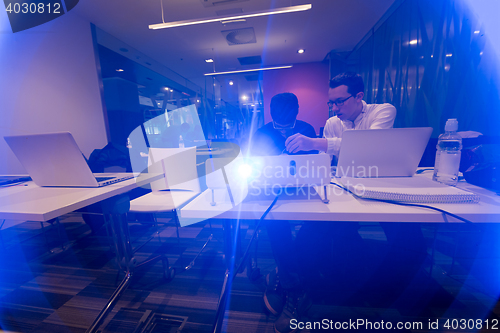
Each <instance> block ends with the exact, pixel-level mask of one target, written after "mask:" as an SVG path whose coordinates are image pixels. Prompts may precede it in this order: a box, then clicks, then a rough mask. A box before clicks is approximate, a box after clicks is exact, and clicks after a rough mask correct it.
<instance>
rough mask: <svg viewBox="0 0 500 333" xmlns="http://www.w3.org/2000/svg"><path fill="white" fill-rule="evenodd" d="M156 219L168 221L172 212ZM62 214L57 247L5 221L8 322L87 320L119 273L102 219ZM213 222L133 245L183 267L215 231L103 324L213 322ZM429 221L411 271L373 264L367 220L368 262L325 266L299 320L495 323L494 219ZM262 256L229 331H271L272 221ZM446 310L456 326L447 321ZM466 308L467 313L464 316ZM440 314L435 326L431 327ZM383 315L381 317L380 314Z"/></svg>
mask: <svg viewBox="0 0 500 333" xmlns="http://www.w3.org/2000/svg"><path fill="white" fill-rule="evenodd" d="M160 221H161V222H168V218H163V219H161V218H160ZM61 222H62V225H63V226H64V230H65V232H64V233H63V235H64V237H66V239H65V244H66V249H65V250H61V248H60V247H59V240H58V239H57V238H58V236H57V235H58V233H57V230H55V228H52V229H50V228H49V229H47V228H46V230H45V232H46V236H47V242H48V246H49V247H50V248H52V249H53V253H49V252H48V251H47V246H46V241H45V238H44V235H42V234H40V232H41V229H40V224H39V223H36V222H25V223H22V224H18V225H16V226H13V227H11V228H8V229H5V230H2V231H1V232H2V239H3V243H2V246H3V247H2V249H1V252H0V260H1V262H0V276H1V278H0V306H1V309H0V328H1V329H3V330H5V331H17V332H85V330H86V329H87V328H88V327H89V326H90V324H91V323H92V321H93V320H94V318H95V317H96V316H97V314H98V313H99V311H100V309H101V308H102V307H103V306H104V304H105V303H106V301H107V299H108V298H109V297H110V296H111V294H112V292H113V291H114V288H115V286H116V284H117V283H118V282H119V281H120V279H121V278H122V276H123V275H122V274H120V275H117V269H116V267H117V266H116V263H115V262H114V255H113V252H112V250H111V249H110V247H109V242H108V239H107V237H106V232H105V230H104V229H101V231H100V232H98V233H97V234H95V235H93V234H91V233H90V229H89V228H88V226H87V225H86V224H85V223H84V222H83V220H82V218H81V215H79V214H77V213H72V214H68V215H65V216H64V217H63V218H62V220H61ZM212 227H213V229H211V228H210V227H209V225H208V223H207V224H196V225H193V226H190V227H186V228H182V229H180V240H178V239H177V238H176V237H175V236H176V231H175V227H174V226H172V225H168V224H167V225H166V226H162V227H161V233H160V236H161V241H159V240H158V238H155V239H154V240H153V241H151V242H150V243H149V244H148V245H146V246H145V247H143V248H142V249H141V250H140V251H139V252H138V253H137V254H136V255H137V257H138V259H139V260H142V259H146V258H148V257H150V256H152V255H154V254H157V253H160V252H162V251H164V252H165V253H167V256H168V257H169V260H170V264H171V265H172V266H174V267H175V268H176V269H177V270H180V268H181V267H185V266H186V265H188V264H189V263H190V261H191V260H192V259H193V258H194V256H195V255H196V254H197V253H198V250H199V249H200V248H201V246H202V245H203V244H204V242H205V240H206V239H207V237H208V236H209V235H210V233H211V232H213V233H214V236H215V237H214V240H212V242H211V243H209V245H208V247H207V249H206V250H205V252H204V253H203V254H202V255H201V256H200V257H199V258H198V260H197V262H196V265H195V266H194V268H192V269H190V270H188V271H185V272H182V273H180V274H178V275H177V276H176V277H175V278H174V279H173V280H172V281H170V282H165V281H164V280H163V279H162V269H163V268H162V265H161V263H160V262H158V263H155V264H154V265H152V266H151V267H149V268H148V269H146V270H141V271H139V272H138V273H137V274H136V275H135V276H134V280H133V283H132V285H131V287H130V288H129V289H128V290H127V291H126V292H125V293H124V295H123V296H122V297H121V298H120V300H119V301H118V304H117V305H116V306H115V308H114V310H113V312H112V313H111V314H110V315H109V316H108V317H107V319H106V321H105V322H104V324H103V325H102V326H101V330H102V331H103V332H122V333H125V332H134V330H136V329H137V327H142V328H144V329H145V331H149V332H160V331H161V332H176V331H177V332H210V331H211V330H212V324H213V322H214V316H215V309H216V306H217V302H218V297H219V293H220V290H221V288H222V282H223V274H224V271H225V264H224V257H223V252H222V251H223V241H222V239H223V238H222V228H221V225H220V224H218V223H217V222H215V221H214V222H212ZM298 228H299V226H297V227H296V229H298ZM130 229H131V234H132V238H133V239H134V240H135V241H134V244H139V243H141V241H142V240H145V239H147V238H148V237H149V236H150V235H152V234H154V232H155V229H154V228H153V227H151V225H149V224H140V223H135V224H131V225H130ZM423 231H424V234H425V236H426V240H427V242H428V244H429V250H428V253H429V258H428V259H427V260H426V261H425V263H424V264H423V265H422V266H421V267H419V268H418V269H415V270H414V271H412V273H411V274H410V275H407V276H406V277H404V278H401V277H397V278H394V276H396V275H395V274H396V273H397V272H398V270H397V269H396V270H394V271H392V272H391V271H388V272H387V274H383V276H381V275H379V276H373V275H370V272H372V271H373V270H372V267H370V265H371V266H373V267H376V266H377V265H378V263H379V262H380V261H381V260H382V259H381V258H383V253H384V246H385V237H384V235H383V232H382V229H381V228H380V227H379V226H378V225H377V224H363V225H362V227H361V229H360V233H361V235H362V237H363V238H364V239H365V241H366V242H367V244H368V246H369V247H370V248H371V249H372V250H373V251H370V253H372V254H373V253H374V254H373V255H372V256H370V257H369V258H368V259H367V262H366V263H365V264H366V265H365V266H366V267H365V268H366V269H365V270H364V272H365V273H364V274H366V275H365V276H361V277H356V278H353V279H349V278H346V279H337V281H336V283H331V282H332V280H331V279H329V278H327V277H326V278H324V279H322V280H319V281H318V282H317V283H316V284H315V285H314V286H312V288H311V289H310V295H311V297H312V299H313V302H314V304H313V306H312V308H311V309H310V310H309V311H308V313H307V316H306V317H305V318H303V319H302V321H304V324H306V325H307V323H306V322H310V325H314V323H317V324H316V328H317V329H314V328H311V329H305V330H303V332H315V331H320V328H325V327H329V328H330V327H331V328H335V325H342V323H349V322H351V323H352V322H356V323H357V324H360V325H361V326H359V327H358V330H361V331H367V330H371V329H373V330H377V325H378V328H379V329H378V330H377V331H380V330H381V329H380V328H383V327H385V328H388V326H387V325H388V323H390V324H391V325H393V331H398V330H397V329H395V328H396V325H397V323H402V324H403V325H405V324H406V328H407V329H401V330H399V331H408V332H417V331H418V332H431V331H432V332H439V331H457V332H458V331H460V332H476V331H478V330H479V328H480V326H479V324H480V323H482V328H483V331H485V327H486V324H487V325H489V326H490V329H491V328H494V327H492V326H494V325H495V324H496V328H497V329H500V322H499V323H497V322H496V320H498V316H497V315H498V314H499V310H500V309H497V308H496V303H497V299H498V295H499V294H500V265H499V264H498V262H499V261H500V260H499V258H500V251H499V245H498V244H497V243H498V242H496V239H498V232H497V228H494V227H493V226H487V225H479V226H470V225H458V226H452V225H439V226H437V225H424V226H423ZM252 232H253V230H252V229H249V227H248V225H246V224H245V225H244V226H242V235H243V237H244V239H245V240H246V241H248V239H250V237H251V234H252ZM377 253H378V254H377ZM258 266H259V268H260V271H261V273H262V275H261V277H260V278H259V279H257V280H256V281H255V282H251V281H250V280H249V279H248V278H247V276H246V272H243V273H241V274H239V275H238V276H237V277H236V279H235V281H234V283H233V285H232V291H231V299H230V306H229V310H228V311H227V312H226V320H225V328H224V331H226V332H238V333H242V332H274V329H273V322H274V320H275V317H274V316H272V315H270V314H267V313H266V312H265V311H264V306H263V301H262V294H263V291H264V289H265V284H264V280H265V279H264V276H265V275H266V274H267V273H268V272H269V271H271V270H272V269H274V259H273V257H272V253H271V250H270V246H269V242H268V240H267V236H266V234H265V230H263V231H261V232H260V236H259V246H258ZM431 267H432V272H431ZM388 270H391V268H390V267H389V268H388ZM393 273H394V274H393ZM391 276H392V277H391ZM447 319H449V321H448V324H449V329H447V328H445V327H444V325H445V324H446V323H447ZM454 319H455V320H454ZM462 319H466V320H467V322H465V326H463V325H464V321H460V320H462ZM469 319H473V320H474V321H470V320H469ZM486 319H488V320H489V321H488V323H486V322H485V320H486ZM436 320H438V324H439V328H438V329H433V328H434V325H435V322H436ZM478 320H483V321H482V322H480V321H478ZM382 321H383V323H384V325H385V326H380V325H382V324H381V323H382ZM318 323H321V324H322V325H320V324H318ZM419 323H421V325H422V326H418V325H419ZM344 325H346V324H344ZM370 325H371V326H370ZM411 325H412V326H413V327H412V328H410V326H411ZM461 325H462V326H461ZM344 327H345V326H344ZM350 327H351V328H352V326H350ZM370 328H371V329H370Z"/></svg>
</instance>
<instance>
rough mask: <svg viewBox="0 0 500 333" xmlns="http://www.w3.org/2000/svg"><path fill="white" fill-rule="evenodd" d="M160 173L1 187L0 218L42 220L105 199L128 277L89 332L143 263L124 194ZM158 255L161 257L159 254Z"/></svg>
mask: <svg viewBox="0 0 500 333" xmlns="http://www.w3.org/2000/svg"><path fill="white" fill-rule="evenodd" d="M161 177H163V174H140V175H139V174H138V175H137V177H136V178H132V179H128V180H125V181H122V182H119V183H116V184H111V185H108V186H103V187H98V188H88V187H85V188H76V187H71V188H68V187H66V188H63V187H39V186H37V185H36V184H35V183H33V182H27V183H25V184H21V185H17V186H10V187H4V188H0V219H14V220H16V219H17V220H31V221H42V222H43V221H48V220H50V219H52V218H56V217H59V216H61V215H64V214H66V213H69V212H72V211H75V210H77V209H80V208H83V207H86V206H88V205H91V204H94V203H97V202H103V201H104V202H106V204H104V205H103V212H104V214H105V215H106V216H107V220H108V223H109V224H110V227H111V230H112V233H113V234H112V240H113V245H114V248H115V253H116V260H117V262H118V265H119V266H120V268H122V269H123V270H124V271H125V278H124V279H123V281H122V282H121V283H120V285H119V286H118V287H117V289H116V291H115V292H114V293H113V295H112V296H111V298H110V299H109V301H108V303H107V304H106V306H105V307H104V308H103V309H102V311H101V313H99V315H98V316H97V318H96V320H95V321H94V323H93V324H92V325H91V327H90V328H89V329H88V331H87V332H89V333H90V332H95V331H97V329H98V327H99V325H100V324H101V323H102V321H103V320H104V318H105V317H106V315H107V314H108V313H109V311H111V309H112V308H113V306H114V304H115V303H116V301H117V300H118V298H119V297H120V296H121V294H122V293H123V291H124V290H125V289H126V288H127V287H128V285H129V283H130V278H131V276H132V273H133V270H134V269H135V268H137V267H139V266H140V265H142V264H144V263H141V264H137V263H136V260H135V258H134V257H133V251H132V248H131V245H130V235H129V232H128V222H127V219H126V217H125V216H124V214H125V213H126V212H127V211H128V210H129V208H130V199H129V198H128V196H124V195H122V194H124V193H126V192H128V191H130V190H132V189H134V188H136V187H140V186H143V185H146V184H149V183H151V182H152V181H155V180H157V179H159V178H161ZM155 259H162V257H161V256H158V257H157V258H155ZM149 261H151V260H148V262H149ZM167 267H168V264H167Z"/></svg>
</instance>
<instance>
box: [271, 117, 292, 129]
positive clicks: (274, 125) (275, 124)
mask: <svg viewBox="0 0 500 333" xmlns="http://www.w3.org/2000/svg"><path fill="white" fill-rule="evenodd" d="M296 122H297V119H295V120H294V121H293V124H292V125H286V126H283V125H280V124H277V123H276V122H275V121H273V127H274V129H277V130H278V131H280V130H287V129H292V128H295V123H296Z"/></svg>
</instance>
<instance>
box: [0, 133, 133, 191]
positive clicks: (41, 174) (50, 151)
mask: <svg viewBox="0 0 500 333" xmlns="http://www.w3.org/2000/svg"><path fill="white" fill-rule="evenodd" d="M4 138H5V141H7V144H8V145H9V147H10V148H11V149H12V151H13V152H14V154H15V155H16V157H17V158H18V159H19V161H20V162H21V164H22V165H23V166H24V168H25V169H26V171H27V172H28V173H29V175H30V177H31V178H32V179H33V181H34V182H35V184H37V185H38V186H60V187H101V186H106V185H110V184H114V183H117V182H120V181H123V180H126V179H130V178H133V177H134V175H133V174H132V173H119V174H111V173H99V174H93V173H92V171H91V170H90V168H89V166H88V164H87V161H85V157H84V156H83V154H82V152H81V151H80V148H78V145H77V144H76V142H75V139H74V138H73V136H72V135H71V133H69V132H61V133H47V134H34V135H19V136H6V137H4Z"/></svg>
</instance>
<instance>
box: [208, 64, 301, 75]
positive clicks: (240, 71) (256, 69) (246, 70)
mask: <svg viewBox="0 0 500 333" xmlns="http://www.w3.org/2000/svg"><path fill="white" fill-rule="evenodd" d="M291 67H293V65H288V66H279V67H265V68H255V69H242V70H239V71H229V72H214V73H206V74H204V75H206V76H210V75H223V74H236V73H248V72H258V71H268V70H271V69H284V68H291Z"/></svg>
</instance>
